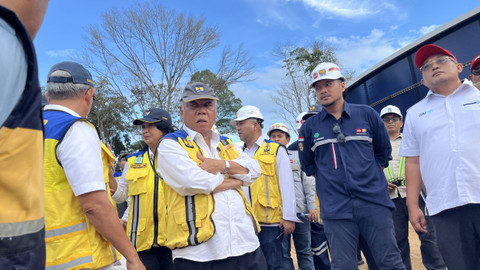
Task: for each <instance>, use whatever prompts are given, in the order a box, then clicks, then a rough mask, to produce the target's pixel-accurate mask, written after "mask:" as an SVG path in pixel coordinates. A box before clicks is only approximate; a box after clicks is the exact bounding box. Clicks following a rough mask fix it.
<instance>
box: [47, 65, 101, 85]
mask: <svg viewBox="0 0 480 270" xmlns="http://www.w3.org/2000/svg"><path fill="white" fill-rule="evenodd" d="M57 70H63V71H66V72H68V73H70V75H72V77H71V78H66V77H56V76H51V75H52V73H53V72H54V71H57ZM48 82H54V83H68V82H69V83H75V84H77V83H80V84H87V85H90V86H92V87H94V85H93V80H92V74H90V72H89V71H88V70H87V69H85V68H84V67H83V66H82V65H80V64H79V63H76V62H71V61H64V62H60V63H57V64H55V65H53V67H52V68H50V71H49V72H48V77H47V83H48Z"/></svg>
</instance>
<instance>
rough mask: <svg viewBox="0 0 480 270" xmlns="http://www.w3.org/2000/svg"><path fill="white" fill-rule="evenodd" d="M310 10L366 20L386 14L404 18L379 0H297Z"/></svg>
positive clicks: (396, 10)
mask: <svg viewBox="0 0 480 270" xmlns="http://www.w3.org/2000/svg"><path fill="white" fill-rule="evenodd" d="M297 1H300V2H302V3H303V4H304V5H306V6H307V7H309V8H313V9H315V10H316V11H317V12H319V13H321V14H324V15H334V16H339V17H342V18H364V17H372V16H374V15H377V14H380V13H384V12H395V13H396V17H397V18H403V17H404V16H405V13H404V12H401V11H400V10H399V8H397V6H396V5H395V4H393V3H391V2H390V1H385V0H383V1H379V0H362V1H355V0H297Z"/></svg>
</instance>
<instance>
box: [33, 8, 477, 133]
mask: <svg viewBox="0 0 480 270" xmlns="http://www.w3.org/2000/svg"><path fill="white" fill-rule="evenodd" d="M137 2H142V1H121V0H116V1H113V0H102V1H93V0H83V1H73V0H61V1H60V0H50V4H49V7H48V10H47V14H46V17H45V20H44V22H43V25H42V28H41V29H40V31H39V33H38V34H37V37H36V39H35V41H34V43H35V46H36V50H37V58H38V63H39V76H40V83H41V84H42V85H45V84H46V76H47V72H48V69H49V68H50V67H51V66H52V65H53V64H55V63H57V62H60V61H63V60H69V59H71V57H72V55H74V54H76V53H80V52H82V51H83V49H84V46H86V43H85V41H84V40H85V36H86V35H87V31H86V28H87V27H88V26H89V25H90V24H99V23H100V20H101V15H102V13H104V12H106V11H107V10H109V9H111V8H118V9H122V8H126V7H129V6H131V5H134V4H135V3H137ZM160 2H161V3H162V4H163V5H164V6H165V7H168V8H172V9H175V10H176V11H178V12H184V13H189V14H193V15H195V16H201V17H204V18H206V23H207V24H208V25H216V26H218V29H219V31H220V32H221V44H220V46H219V47H218V50H216V51H213V52H212V53H211V54H210V55H208V56H207V57H205V58H203V59H200V60H199V61H198V63H197V66H200V67H205V68H210V69H213V70H215V68H216V64H217V60H218V57H219V55H220V53H221V48H223V47H224V46H231V47H232V48H236V47H237V46H238V45H239V44H241V43H243V45H244V48H245V49H246V50H247V51H248V52H249V54H250V56H251V57H252V59H253V62H254V64H255V66H256V67H255V70H254V74H253V76H252V78H254V79H255V80H254V81H252V82H248V83H238V84H235V85H232V86H231V87H230V88H231V89H232V90H233V91H234V92H235V95H236V96H237V97H239V98H241V99H242V102H243V105H255V106H257V107H259V108H260V109H261V110H262V112H263V113H264V116H265V118H266V119H265V126H266V128H265V129H264V133H266V131H267V129H268V127H269V126H270V125H271V124H273V123H274V122H276V121H278V116H276V113H275V112H276V111H278V108H276V106H275V105H274V104H273V103H272V102H271V95H272V94H273V93H274V91H275V90H276V89H278V87H279V85H280V84H281V83H282V76H283V74H284V72H283V71H282V69H281V63H279V62H278V60H277V59H275V58H274V57H273V56H272V49H273V48H274V46H275V44H276V43H279V42H280V43H284V42H289V43H291V44H294V45H298V46H304V45H308V44H311V43H312V42H314V41H317V40H318V41H320V40H326V41H327V42H329V43H330V44H331V45H333V46H334V47H335V48H336V52H337V56H338V57H339V59H340V63H339V64H340V65H341V66H343V67H345V68H349V69H353V70H355V71H356V73H357V74H360V73H362V72H363V71H365V70H366V69H368V68H370V67H372V66H373V65H375V64H376V63H378V62H379V61H381V60H382V59H384V58H386V57H388V56H389V55H391V54H392V53H394V52H395V51H397V50H399V49H401V48H402V47H404V46H406V45H408V44H409V43H410V42H412V41H414V40H416V39H418V38H420V37H422V36H423V35H425V34H426V33H428V32H430V31H432V30H434V29H435V28H437V27H439V26H441V25H443V24H445V23H448V22H449V21H451V20H453V19H455V18H457V17H459V16H461V15H463V14H465V13H467V12H468V11H471V10H473V9H475V8H476V7H478V3H477V1H472V0H457V1H454V2H452V1H451V0H450V1H446V0H440V1H433V0H420V1H418V0H416V1H414V0H360V1H351V0H237V1H233V0H226V1H213V0H203V1H198V0H164V1H160ZM479 52H480V48H479ZM189 77H190V74H185V80H188V78H189Z"/></svg>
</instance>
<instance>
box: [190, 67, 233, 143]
mask: <svg viewBox="0 0 480 270" xmlns="http://www.w3.org/2000/svg"><path fill="white" fill-rule="evenodd" d="M190 81H191V82H203V83H207V84H209V85H210V86H211V87H212V88H213V89H214V90H215V94H216V95H217V97H218V101H217V106H218V116H217V122H216V125H217V128H218V131H219V132H220V134H227V133H235V128H233V127H232V126H231V125H230V120H231V119H233V118H235V113H236V112H237V111H238V110H239V109H240V108H241V107H242V101H241V100H240V99H239V98H236V97H235V94H234V93H233V92H232V91H231V90H230V89H228V85H227V83H226V82H225V80H223V79H222V78H218V77H217V75H215V74H214V73H213V72H211V71H210V70H208V69H205V70H203V71H198V72H195V73H194V74H193V75H192V78H191V79H190Z"/></svg>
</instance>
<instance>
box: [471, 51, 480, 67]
mask: <svg viewBox="0 0 480 270" xmlns="http://www.w3.org/2000/svg"><path fill="white" fill-rule="evenodd" d="M478 64H480V54H479V55H477V57H475V58H473V60H472V64H471V65H470V71H472V69H473V68H474V67H475V66H476V65H478Z"/></svg>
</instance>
